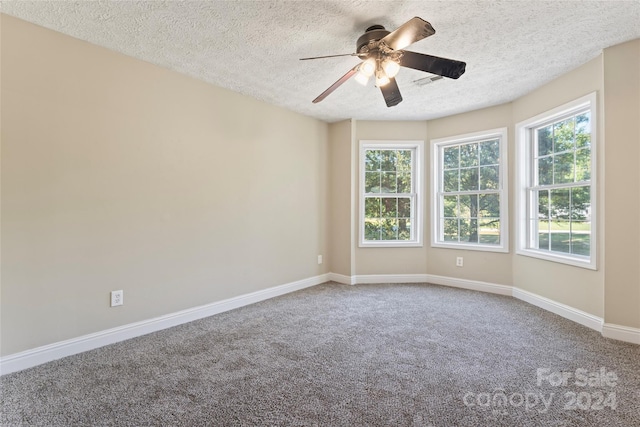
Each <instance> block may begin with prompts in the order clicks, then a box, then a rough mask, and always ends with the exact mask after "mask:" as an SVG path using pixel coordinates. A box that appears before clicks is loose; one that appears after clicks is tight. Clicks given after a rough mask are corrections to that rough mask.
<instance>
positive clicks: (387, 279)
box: [351, 274, 428, 285]
mask: <svg viewBox="0 0 640 427" xmlns="http://www.w3.org/2000/svg"><path fill="white" fill-rule="evenodd" d="M427 276H428V275H427V274H366V275H365V274H360V275H357V276H352V277H351V280H352V282H353V284H356V285H360V284H364V283H369V284H375V283H426V282H427Z"/></svg>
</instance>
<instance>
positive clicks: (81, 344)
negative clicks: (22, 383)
mask: <svg viewBox="0 0 640 427" xmlns="http://www.w3.org/2000/svg"><path fill="white" fill-rule="evenodd" d="M329 280H330V279H329V274H322V275H320V276H315V277H311V278H308V279H303V280H298V281H296V282H291V283H287V284H284V285H280V286H274V287H272V288H268V289H263V290H260V291H256V292H251V293H249V294H245V295H240V296H237V297H233V298H229V299H226V300H222V301H216V302H213V303H211V304H206V305H202V306H199V307H194V308H189V309H187V310H182V311H178V312H175V313H170V314H166V315H164V316H160V317H156V318H153V319H148V320H143V321H140V322H135V323H130V324H128V325H123V326H119V327H116V328H111V329H107V330H104V331H100V332H96V333H93V334H88V335H83V336H81V337H77V338H72V339H69V340H65V341H60V342H56V343H53V344H49V345H45V346H42V347H37V348H34V349H31V350H26V351H23V352H20V353H15V354H11V355H9V356H5V357H3V358H0V373H1V374H2V375H5V374H9V373H11V372H16V371H21V370H23V369H27V368H31V367H33V366H37V365H40V364H42V363H46V362H51V361H53V360H56V359H60V358H63V357H66V356H71V355H73V354H78V353H82V352H83V351H88V350H93V349H95V348H98V347H103V346H105V345H109V344H113V343H116V342H119V341H124V340H127V339H130V338H134V337H138V336H141V335H146V334H148V333H151V332H156V331H160V330H162V329H166V328H170V327H173V326H177V325H181V324H183V323H187V322H192V321H194V320H198V319H202V318H205V317H209V316H213V315H214V314H218V313H223V312H225V311H229V310H233V309H235V308H239V307H243V306H245V305H249V304H254V303H256V302H260V301H264V300H266V299H269V298H273V297H277V296H280V295H284V294H287V293H289V292H294V291H298V290H300V289H304V288H308V287H311V286H315V285H319V284H321V283H325V282H327V281H329Z"/></svg>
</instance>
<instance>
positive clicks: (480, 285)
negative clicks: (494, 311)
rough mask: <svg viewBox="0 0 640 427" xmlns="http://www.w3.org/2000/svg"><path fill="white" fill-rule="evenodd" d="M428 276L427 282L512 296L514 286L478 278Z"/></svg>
mask: <svg viewBox="0 0 640 427" xmlns="http://www.w3.org/2000/svg"><path fill="white" fill-rule="evenodd" d="M427 276H428V279H427V282H428V283H433V284H434V285H443V286H451V287H454V288H462V289H470V290H472V291H480V292H487V293H490V294H499V295H509V296H511V289H512V287H511V286H508V285H498V284H495V283H487V282H480V281H478V280H468V279H456V278H454V277H445V276H436V275H434V274H428V275H427Z"/></svg>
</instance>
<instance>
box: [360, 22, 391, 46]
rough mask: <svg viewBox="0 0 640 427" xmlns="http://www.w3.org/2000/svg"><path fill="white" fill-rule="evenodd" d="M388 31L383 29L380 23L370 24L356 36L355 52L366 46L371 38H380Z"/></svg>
mask: <svg viewBox="0 0 640 427" xmlns="http://www.w3.org/2000/svg"><path fill="white" fill-rule="evenodd" d="M389 33H390V31H387V30H385V28H384V27H383V26H382V25H372V26H370V27H369V28H367V29H366V30H365V33H364V34H363V35H361V36H360V37H358V42H357V43H356V52H358V53H360V51H361V49H362V48H363V47H364V46H367V45H368V44H369V42H370V41H372V40H375V41H377V40H381V39H382V38H384V36H386V35H387V34H389Z"/></svg>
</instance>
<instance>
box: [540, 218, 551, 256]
mask: <svg viewBox="0 0 640 427" xmlns="http://www.w3.org/2000/svg"><path fill="white" fill-rule="evenodd" d="M549 226H550V223H549V221H540V222H539V223H538V249H543V250H546V251H548V250H549Z"/></svg>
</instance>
